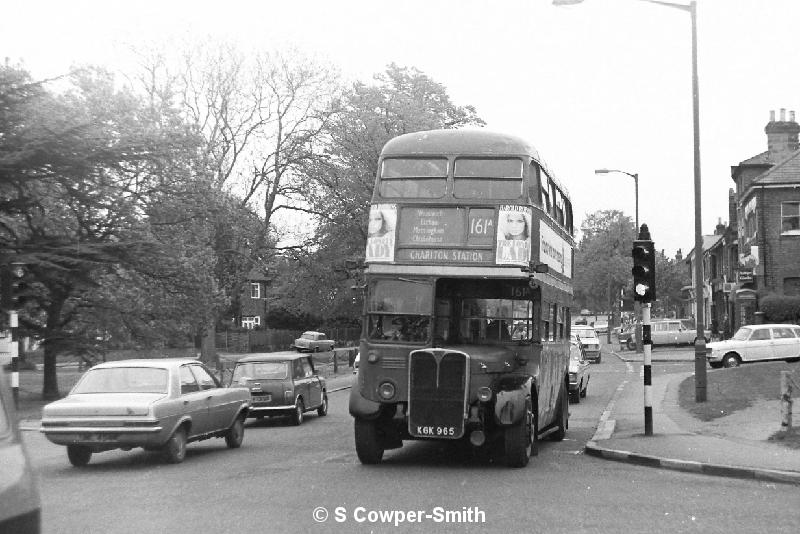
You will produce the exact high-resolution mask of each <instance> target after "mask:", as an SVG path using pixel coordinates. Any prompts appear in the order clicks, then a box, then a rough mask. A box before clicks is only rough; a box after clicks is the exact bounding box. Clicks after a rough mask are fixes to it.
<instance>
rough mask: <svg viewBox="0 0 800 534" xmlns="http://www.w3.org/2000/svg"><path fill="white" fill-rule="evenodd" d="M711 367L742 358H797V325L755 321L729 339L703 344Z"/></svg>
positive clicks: (799, 334) (799, 336)
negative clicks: (757, 322) (756, 322)
mask: <svg viewBox="0 0 800 534" xmlns="http://www.w3.org/2000/svg"><path fill="white" fill-rule="evenodd" d="M706 359H707V360H708V363H709V365H711V367H714V368H717V367H723V366H724V367H738V366H739V365H740V364H741V363H743V362H754V361H759V360H795V359H800V326H797V325H794V324H758V325H746V326H742V327H741V328H739V330H737V331H736V333H735V334H734V335H733V337H732V338H731V339H726V340H725V341H714V342H712V343H709V344H707V345H706Z"/></svg>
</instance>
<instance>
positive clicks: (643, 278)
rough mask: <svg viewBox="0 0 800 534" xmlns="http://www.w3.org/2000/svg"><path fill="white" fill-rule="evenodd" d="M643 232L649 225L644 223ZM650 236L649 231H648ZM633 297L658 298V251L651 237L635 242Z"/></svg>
mask: <svg viewBox="0 0 800 534" xmlns="http://www.w3.org/2000/svg"><path fill="white" fill-rule="evenodd" d="M642 230H643V231H642V233H641V234H639V237H643V234H644V233H645V232H647V226H646V225H642ZM647 237H649V232H647ZM631 254H632V256H633V269H631V272H632V273H633V299H634V300H635V301H637V302H653V301H654V300H655V299H656V251H655V244H654V243H653V242H652V241H651V240H650V239H637V240H636V241H634V242H633V250H632V251H631Z"/></svg>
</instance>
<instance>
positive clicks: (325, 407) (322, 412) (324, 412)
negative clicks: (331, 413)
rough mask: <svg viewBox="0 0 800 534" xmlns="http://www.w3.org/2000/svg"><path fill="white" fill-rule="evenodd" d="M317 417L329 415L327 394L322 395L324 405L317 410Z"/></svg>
mask: <svg viewBox="0 0 800 534" xmlns="http://www.w3.org/2000/svg"><path fill="white" fill-rule="evenodd" d="M317 415H318V416H320V417H325V416H326V415H328V395H327V394H325V393H323V394H322V404H320V405H319V408H317Z"/></svg>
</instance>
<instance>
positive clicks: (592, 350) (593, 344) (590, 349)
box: [570, 325, 602, 363]
mask: <svg viewBox="0 0 800 534" xmlns="http://www.w3.org/2000/svg"><path fill="white" fill-rule="evenodd" d="M570 338H571V340H570V341H572V342H577V341H578V338H580V342H581V344H583V353H584V356H585V358H586V359H587V360H590V361H593V362H595V363H600V360H601V358H602V356H601V354H600V339H599V338H598V337H597V332H595V330H594V328H592V327H591V326H581V325H572V330H571V334H570Z"/></svg>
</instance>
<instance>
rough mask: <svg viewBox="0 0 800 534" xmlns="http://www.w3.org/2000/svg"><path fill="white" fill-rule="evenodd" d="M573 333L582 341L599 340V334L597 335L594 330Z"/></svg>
mask: <svg viewBox="0 0 800 534" xmlns="http://www.w3.org/2000/svg"><path fill="white" fill-rule="evenodd" d="M572 333H573V334H575V335H577V336H578V337H580V338H581V339H592V340H596V339H597V334H596V333H595V331H594V330H573V331H572Z"/></svg>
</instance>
